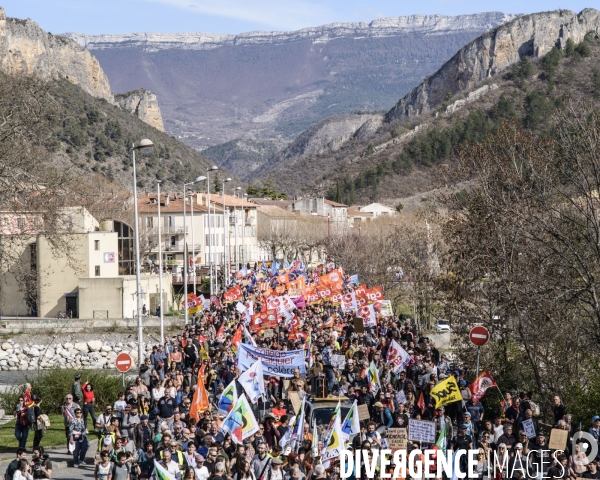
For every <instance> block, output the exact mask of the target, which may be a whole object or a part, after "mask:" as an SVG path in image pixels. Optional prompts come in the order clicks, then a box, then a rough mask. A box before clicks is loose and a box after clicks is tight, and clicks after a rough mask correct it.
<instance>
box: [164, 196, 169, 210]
mask: <svg viewBox="0 0 600 480" xmlns="http://www.w3.org/2000/svg"><path fill="white" fill-rule="evenodd" d="M168 206H169V194H168V193H167V194H166V195H165V207H168Z"/></svg>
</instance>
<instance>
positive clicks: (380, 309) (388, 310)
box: [373, 300, 394, 317]
mask: <svg viewBox="0 0 600 480" xmlns="http://www.w3.org/2000/svg"><path fill="white" fill-rule="evenodd" d="M373 307H374V308H375V312H377V313H379V315H381V316H382V317H392V316H393V315H394V311H393V309H392V301H391V300H378V301H376V302H375V303H374V304H373Z"/></svg>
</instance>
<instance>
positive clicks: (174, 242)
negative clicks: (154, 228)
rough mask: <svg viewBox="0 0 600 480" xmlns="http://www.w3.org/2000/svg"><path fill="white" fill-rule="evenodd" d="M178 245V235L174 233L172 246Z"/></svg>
mask: <svg viewBox="0 0 600 480" xmlns="http://www.w3.org/2000/svg"><path fill="white" fill-rule="evenodd" d="M176 245H177V236H176V235H173V236H172V237H171V246H172V247H174V246H176Z"/></svg>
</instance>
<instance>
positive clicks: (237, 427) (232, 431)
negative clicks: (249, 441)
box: [221, 395, 258, 445]
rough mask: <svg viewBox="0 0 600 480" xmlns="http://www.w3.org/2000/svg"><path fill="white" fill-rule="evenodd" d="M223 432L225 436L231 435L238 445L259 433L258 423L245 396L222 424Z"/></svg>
mask: <svg viewBox="0 0 600 480" xmlns="http://www.w3.org/2000/svg"><path fill="white" fill-rule="evenodd" d="M221 431H222V432H223V433H225V434H227V433H229V435H231V439H232V440H233V441H234V442H235V443H236V444H238V445H240V444H241V443H242V442H243V441H244V439H245V438H248V437H249V436H251V435H254V434H255V433H256V432H258V422H257V421H256V418H255V417H254V413H252V409H251V408H250V404H249V403H248V399H247V398H246V396H245V395H242V396H241V397H240V398H239V399H238V402H237V403H236V404H235V405H234V407H233V408H232V409H231V411H230V412H229V414H228V415H227V416H226V417H225V419H224V420H223V423H221Z"/></svg>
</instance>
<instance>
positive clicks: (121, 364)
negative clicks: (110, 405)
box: [115, 352, 133, 393]
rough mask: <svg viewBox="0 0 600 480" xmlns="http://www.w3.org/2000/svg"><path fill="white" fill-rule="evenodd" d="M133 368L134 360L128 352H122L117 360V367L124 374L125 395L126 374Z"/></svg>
mask: <svg viewBox="0 0 600 480" xmlns="http://www.w3.org/2000/svg"><path fill="white" fill-rule="evenodd" d="M132 366H133V358H131V355H129V354H128V353H127V352H121V353H119V355H117V358H116V359H115V367H117V370H118V371H119V372H121V374H122V383H123V393H125V373H127V372H128V371H129V370H130V369H131V367H132Z"/></svg>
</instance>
